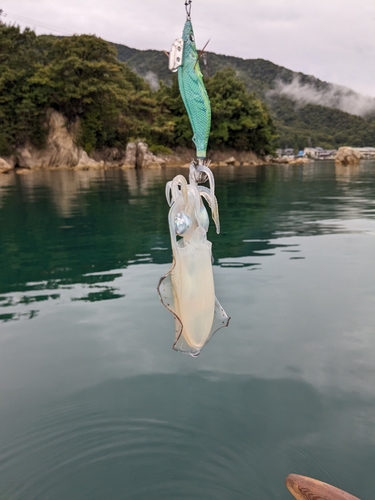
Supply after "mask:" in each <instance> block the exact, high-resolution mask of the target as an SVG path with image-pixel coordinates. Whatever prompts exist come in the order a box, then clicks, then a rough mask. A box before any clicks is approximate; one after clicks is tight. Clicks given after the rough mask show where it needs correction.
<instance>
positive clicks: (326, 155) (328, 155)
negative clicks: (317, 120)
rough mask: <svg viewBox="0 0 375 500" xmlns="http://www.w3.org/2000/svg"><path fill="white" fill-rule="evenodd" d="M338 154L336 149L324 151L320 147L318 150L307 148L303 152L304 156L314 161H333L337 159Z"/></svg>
mask: <svg viewBox="0 0 375 500" xmlns="http://www.w3.org/2000/svg"><path fill="white" fill-rule="evenodd" d="M336 153H337V150H336V149H323V148H321V147H319V146H318V147H316V148H305V149H304V150H303V156H305V157H306V158H312V159H314V160H332V159H334V158H335V155H336Z"/></svg>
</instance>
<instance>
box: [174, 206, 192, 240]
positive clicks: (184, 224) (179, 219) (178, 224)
mask: <svg viewBox="0 0 375 500" xmlns="http://www.w3.org/2000/svg"><path fill="white" fill-rule="evenodd" d="M190 226H191V219H190V217H189V216H188V215H186V214H185V213H184V212H178V214H177V215H176V216H175V218H174V227H175V229H176V233H177V234H178V235H181V234H184V233H185V232H186V231H187V230H188V229H189V227H190Z"/></svg>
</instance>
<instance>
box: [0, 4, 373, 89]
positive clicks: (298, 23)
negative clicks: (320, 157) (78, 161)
mask: <svg viewBox="0 0 375 500" xmlns="http://www.w3.org/2000/svg"><path fill="white" fill-rule="evenodd" d="M0 8H1V9H3V11H4V12H5V13H7V17H6V18H5V19H4V18H3V20H5V21H6V22H12V23H13V22H17V23H18V24H20V25H21V26H30V27H32V28H34V29H35V30H36V31H37V33H54V34H66V35H69V34H73V33H78V34H81V33H91V34H95V35H98V36H100V37H102V38H104V39H106V40H108V41H111V42H117V43H122V44H124V45H128V46H130V47H135V48H137V49H157V50H162V49H166V50H169V48H170V46H171V44H172V42H173V40H174V39H175V38H177V37H179V36H181V31H182V28H183V24H184V22H185V7H184V0H63V1H57V0H54V1H53V0H0ZM192 21H193V26H194V31H195V36H196V40H197V45H198V46H201V47H202V46H203V45H204V44H205V43H206V41H207V40H208V39H209V38H210V39H211V41H210V44H209V46H208V47H207V49H208V50H209V51H212V52H216V53H220V54H226V55H233V56H238V57H243V58H245V59H248V58H249V59H250V58H263V59H268V60H269V61H272V62H274V63H276V64H279V65H281V66H285V67H287V68H289V69H292V70H294V71H301V72H303V73H307V74H310V75H314V76H316V77H318V78H320V79H322V80H325V81H328V82H332V83H338V84H341V85H346V86H348V87H350V88H352V89H354V90H356V91H358V92H362V93H364V94H367V95H370V96H373V97H375V0H193V4H192Z"/></svg>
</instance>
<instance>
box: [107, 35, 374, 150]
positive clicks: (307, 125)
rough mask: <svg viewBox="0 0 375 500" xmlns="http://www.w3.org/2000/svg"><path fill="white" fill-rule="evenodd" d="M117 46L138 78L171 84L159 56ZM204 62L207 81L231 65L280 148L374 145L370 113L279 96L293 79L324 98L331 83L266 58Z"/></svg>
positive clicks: (208, 56)
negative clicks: (266, 113)
mask: <svg viewBox="0 0 375 500" xmlns="http://www.w3.org/2000/svg"><path fill="white" fill-rule="evenodd" d="M116 48H117V51H118V56H119V58H120V60H121V61H125V62H127V63H128V64H129V66H130V67H131V68H133V69H134V70H135V71H136V72H137V73H138V74H139V75H141V76H143V77H145V78H147V79H148V80H150V81H157V80H158V79H160V80H163V81H164V82H165V83H167V84H168V83H170V82H171V74H170V72H169V71H168V68H167V60H166V57H165V55H164V54H163V53H162V52H159V51H155V50H145V51H140V50H136V49H131V48H129V47H126V46H124V45H118V44H117V45H116ZM205 59H206V63H207V64H206V65H203V64H202V65H201V66H202V70H203V72H204V74H205V75H206V76H207V77H208V78H209V77H211V76H213V75H214V74H215V73H216V72H217V71H219V70H221V69H223V68H226V67H231V68H233V69H234V70H235V72H236V75H237V76H238V77H239V78H240V79H241V80H242V81H243V82H244V83H245V85H246V88H247V90H248V91H249V92H255V93H256V95H258V96H259V98H260V99H262V100H263V101H264V102H266V103H267V105H268V107H269V109H270V111H271V115H272V117H273V118H274V122H275V124H276V128H277V132H278V135H279V145H280V146H281V147H294V148H295V149H300V148H302V147H304V146H308V145H312V146H318V145H319V146H322V147H327V148H335V147H339V146H343V145H351V146H371V145H375V120H374V115H372V116H371V115H369V116H368V117H367V118H362V117H360V116H355V115H353V114H349V113H346V112H344V111H341V110H340V109H332V108H331V107H326V106H320V105H317V104H306V103H300V102H298V101H296V100H294V99H293V98H291V97H288V96H287V95H283V94H281V93H280V92H279V87H280V83H282V84H284V85H287V84H291V83H292V82H293V81H294V80H296V79H298V82H299V85H300V86H301V87H303V86H308V87H309V88H312V89H314V90H315V91H316V92H317V93H319V92H320V93H322V94H324V93H328V92H330V91H331V89H332V85H331V84H329V83H327V82H323V81H321V80H319V79H317V78H315V77H313V76H309V75H304V74H303V73H295V72H294V71H291V70H289V69H286V68H283V67H281V66H278V65H276V64H273V63H272V62H270V61H265V60H264V59H241V58H238V57H230V56H225V55H218V54H214V53H212V52H209V53H207V54H206V58H205ZM347 91H348V89H347ZM349 92H350V91H349ZM353 94H354V93H353Z"/></svg>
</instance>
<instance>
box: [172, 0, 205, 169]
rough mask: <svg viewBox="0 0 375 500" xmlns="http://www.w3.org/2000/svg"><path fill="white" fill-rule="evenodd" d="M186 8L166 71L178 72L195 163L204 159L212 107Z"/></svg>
mask: <svg viewBox="0 0 375 500" xmlns="http://www.w3.org/2000/svg"><path fill="white" fill-rule="evenodd" d="M185 5H186V7H187V9H186V13H187V19H186V22H185V26H184V30H183V33H182V38H177V40H175V42H174V43H173V45H172V48H171V51H170V53H169V69H170V70H171V71H178V85H179V89H180V94H181V97H182V100H183V102H184V105H185V108H186V111H187V113H188V115H189V120H190V123H191V126H192V129H193V133H194V135H193V142H194V144H195V146H196V156H197V159H198V160H204V159H205V158H206V155H207V144H208V138H209V135H210V128H211V105H210V99H209V97H208V95H207V91H206V88H205V86H204V83H203V75H202V72H201V69H200V66H199V55H198V51H197V47H196V45H195V37H194V30H193V25H192V22H191V18H190V8H191V7H190V5H191V2H190V3H189V2H186V3H185ZM207 43H208V42H207ZM206 45H207V44H206ZM203 50H204V49H203ZM201 52H202V53H203V51H201Z"/></svg>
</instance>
